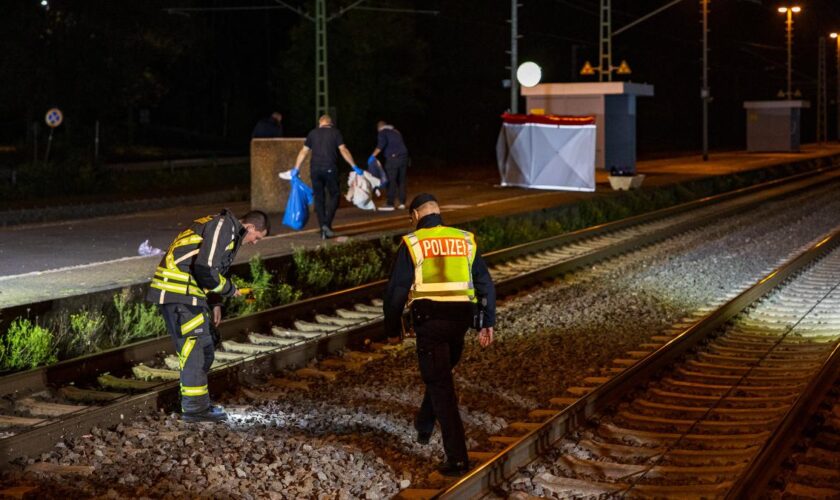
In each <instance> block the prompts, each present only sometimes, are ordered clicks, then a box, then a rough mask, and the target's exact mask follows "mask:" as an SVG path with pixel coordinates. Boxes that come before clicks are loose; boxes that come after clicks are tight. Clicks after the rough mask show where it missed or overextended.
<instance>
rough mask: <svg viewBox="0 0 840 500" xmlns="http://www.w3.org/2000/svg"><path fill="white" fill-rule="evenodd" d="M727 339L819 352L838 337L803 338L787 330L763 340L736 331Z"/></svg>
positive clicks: (728, 334) (811, 336)
mask: <svg viewBox="0 0 840 500" xmlns="http://www.w3.org/2000/svg"><path fill="white" fill-rule="evenodd" d="M765 331H766V330H765ZM785 333H787V335H785V336H784V338H780V337H781V336H782V334H785ZM726 337H731V338H732V339H733V340H740V341H742V342H754V343H765V344H770V345H776V344H777V343H778V344H779V345H782V346H793V347H796V348H798V349H807V348H808V347H811V348H813V349H817V350H821V349H828V348H829V347H830V346H829V345H827V344H830V343H831V342H833V341H834V339H835V338H836V336H829V335H817V334H816V333H814V334H813V335H810V334H809V335H808V336H807V337H803V336H800V335H797V334H796V332H795V331H791V332H788V330H787V329H785V330H782V331H779V332H778V333H768V334H767V335H762V336H761V337H764V339H763V340H761V339H759V338H758V337H759V336H758V335H745V334H743V333H738V332H736V331H733V332H731V333H727V334H726Z"/></svg>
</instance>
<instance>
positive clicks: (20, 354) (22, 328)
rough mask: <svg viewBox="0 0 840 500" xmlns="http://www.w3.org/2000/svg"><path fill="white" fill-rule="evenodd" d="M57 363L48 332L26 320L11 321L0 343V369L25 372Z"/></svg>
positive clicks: (51, 339)
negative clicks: (28, 369)
mask: <svg viewBox="0 0 840 500" xmlns="http://www.w3.org/2000/svg"><path fill="white" fill-rule="evenodd" d="M56 361H57V358H56V355H55V348H54V346H53V336H52V333H50V331H49V330H47V329H46V328H43V327H41V326H39V325H37V324H35V323H33V322H31V321H30V320H28V319H26V318H18V319H16V320H14V321H12V324H11V325H10V326H9V329H8V331H7V332H6V336H5V338H4V339H3V341H2V342H0V368H2V369H4V370H25V369H27V368H35V367H36V366H41V365H46V364H50V363H55V362H56Z"/></svg>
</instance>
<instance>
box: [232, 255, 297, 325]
mask: <svg viewBox="0 0 840 500" xmlns="http://www.w3.org/2000/svg"><path fill="white" fill-rule="evenodd" d="M248 266H249V270H250V273H251V279H250V280H245V279H243V278H240V277H239V276H235V275H234V276H233V277H232V278H231V279H232V280H233V284H234V285H236V287H237V288H250V289H251V292H252V293H251V294H250V295H248V296H245V297H230V298H229V299H227V301H226V305H225V309H226V312H227V316H228V317H235V316H242V315H245V314H253V313H255V312H259V311H264V310H266V309H269V308H271V307H275V306H280V305H283V304H288V303H289V302H294V301H295V300H298V299H299V298H300V296H301V292H300V291H299V290H295V289H294V288H292V287H291V286H290V285H288V284H287V283H275V281H276V279H275V276H274V274H273V273H272V272H271V271H269V270H268V269H267V268H266V267H265V263H264V262H263V260H262V258H260V256H259V255H254V256H253V257H251V260H250V261H248Z"/></svg>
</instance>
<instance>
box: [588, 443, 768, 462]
mask: <svg viewBox="0 0 840 500" xmlns="http://www.w3.org/2000/svg"><path fill="white" fill-rule="evenodd" d="M575 446H577V447H578V448H579V449H581V450H583V451H585V452H586V453H589V454H591V455H592V456H600V457H607V458H611V459H615V460H629V459H644V460H651V459H658V458H660V457H663V456H666V458H667V460H668V461H669V463H671V464H675V465H676V464H680V465H732V464H738V463H744V462H746V461H748V460H749V459H750V457H751V456H752V455H753V454H754V453H755V452H756V451H757V450H758V447H757V446H752V447H748V448H741V449H733V450H692V449H686V448H676V449H669V448H668V447H656V448H647V447H639V446H628V445H625V444H614V443H604V442H599V441H594V440H592V439H589V438H586V439H581V440H580V441H578V442H577V443H576V444H575Z"/></svg>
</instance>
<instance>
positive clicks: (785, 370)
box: [685, 359, 820, 378]
mask: <svg viewBox="0 0 840 500" xmlns="http://www.w3.org/2000/svg"><path fill="white" fill-rule="evenodd" d="M685 364H686V365H687V366H690V367H692V368H697V369H698V370H708V371H719V372H728V373H735V374H744V373H747V372H750V373H758V374H764V373H766V374H770V375H773V376H777V377H781V376H785V378H787V377H788V376H792V377H800V376H801V377H808V376H810V375H811V374H813V373H814V371H816V369H817V368H819V367H820V365H819V364H814V363H811V364H808V365H799V366H760V365H759V366H756V365H754V364H747V363H744V364H742V365H741V366H738V365H731V364H726V363H719V362H703V361H697V360H694V359H690V360H688V361H686V363H685ZM750 376H751V377H752V375H750ZM758 376H761V375H758Z"/></svg>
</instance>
